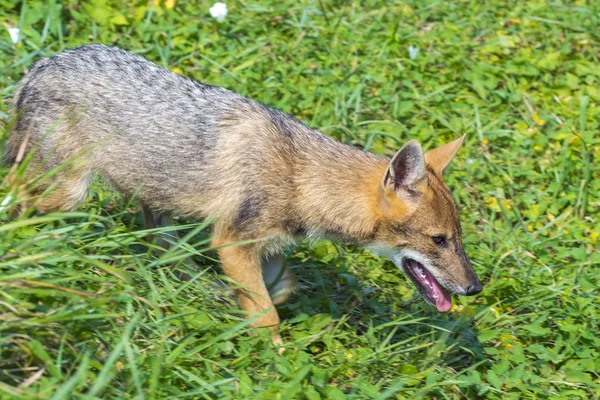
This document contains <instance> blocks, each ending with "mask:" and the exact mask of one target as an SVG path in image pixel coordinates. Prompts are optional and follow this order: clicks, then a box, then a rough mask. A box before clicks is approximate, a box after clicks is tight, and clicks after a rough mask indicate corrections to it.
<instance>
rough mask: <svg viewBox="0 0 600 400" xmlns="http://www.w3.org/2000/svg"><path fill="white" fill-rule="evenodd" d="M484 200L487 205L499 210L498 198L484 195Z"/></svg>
mask: <svg viewBox="0 0 600 400" xmlns="http://www.w3.org/2000/svg"><path fill="white" fill-rule="evenodd" d="M485 202H486V204H487V205H488V207H489V208H490V209H492V210H494V211H500V207H499V206H498V199H497V198H495V197H486V198H485Z"/></svg>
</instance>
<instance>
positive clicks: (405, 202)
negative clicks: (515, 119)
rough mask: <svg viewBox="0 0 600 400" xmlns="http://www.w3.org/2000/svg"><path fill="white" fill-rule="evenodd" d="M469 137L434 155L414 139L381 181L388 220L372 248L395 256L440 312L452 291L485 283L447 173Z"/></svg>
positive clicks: (473, 289)
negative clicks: (466, 244) (469, 250)
mask: <svg viewBox="0 0 600 400" xmlns="http://www.w3.org/2000/svg"><path fill="white" fill-rule="evenodd" d="M463 140H464V136H463V137H461V138H460V139H458V140H455V141H454V142H451V143H448V144H445V145H443V146H441V147H438V148H436V149H434V150H432V151H430V152H428V153H425V154H424V153H423V150H422V148H421V145H420V144H419V142H417V141H416V140H411V141H410V142H408V143H406V144H405V145H404V147H402V149H400V150H399V151H398V152H397V153H396V155H395V156H394V158H393V159H392V161H391V162H390V164H389V166H388V168H387V170H386V172H385V175H384V177H383V180H382V181H381V190H380V193H381V197H380V199H379V202H380V204H379V207H381V215H382V221H383V222H382V223H381V226H380V229H379V231H378V234H377V239H376V243H374V244H373V245H372V246H370V249H371V250H373V251H375V252H376V253H379V254H381V255H382V256H386V257H389V258H390V259H391V260H392V261H393V262H394V263H395V264H396V265H397V266H398V268H400V269H401V270H402V271H404V273H406V275H408V277H409V278H410V279H411V280H412V282H413V283H414V284H415V286H416V287H417V289H418V290H419V292H420V293H421V295H422V296H423V297H424V298H425V299H426V300H427V301H428V302H429V303H431V304H433V305H435V306H436V308H437V309H438V311H442V312H443V311H448V310H449V309H450V307H451V306H452V299H451V297H450V294H451V293H456V294H460V295H466V296H468V295H474V294H477V293H479V292H480V291H481V289H482V285H481V282H480V281H479V279H478V278H477V275H476V274H475V271H474V270H473V267H472V266H471V262H470V261H469V259H468V258H467V256H466V254H465V251H464V250H463V246H462V240H461V229H460V221H459V219H458V213H457V210H456V205H455V203H454V199H453V198H452V195H451V194H450V190H449V189H448V186H446V184H445V183H444V180H443V178H442V174H443V172H444V169H445V168H446V167H447V166H448V164H449V163H450V161H451V160H452V158H453V157H454V155H455V154H456V152H457V150H458V148H459V147H460V145H461V144H462V142H463Z"/></svg>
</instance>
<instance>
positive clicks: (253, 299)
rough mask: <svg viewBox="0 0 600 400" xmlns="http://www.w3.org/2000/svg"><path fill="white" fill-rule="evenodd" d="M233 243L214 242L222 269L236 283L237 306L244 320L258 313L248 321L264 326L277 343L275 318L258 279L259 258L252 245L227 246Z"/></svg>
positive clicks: (260, 272) (259, 278) (260, 278)
mask: <svg viewBox="0 0 600 400" xmlns="http://www.w3.org/2000/svg"><path fill="white" fill-rule="evenodd" d="M230 243H235V240H233V238H227V239H222V238H220V239H215V240H214V245H215V246H218V247H219V248H218V252H219V257H220V258H221V263H222V264H223V270H224V271H225V274H226V275H227V277H228V278H230V279H231V280H232V281H234V282H235V284H236V295H237V298H238V302H239V303H240V307H241V309H242V310H244V311H245V312H246V313H247V317H248V318H252V317H254V316H255V315H256V314H262V315H261V316H259V317H258V318H257V319H256V320H254V321H253V322H252V324H251V325H252V326H253V327H256V328H263V327H268V328H269V329H270V330H271V332H272V333H273V342H274V343H276V344H278V343H281V338H280V337H279V334H278V333H277V332H278V326H277V325H278V324H279V316H278V315H277V311H276V310H275V307H274V306H273V302H272V301H271V297H270V296H269V292H268V291H267V288H266V286H265V282H264V280H263V277H262V269H261V263H260V255H259V253H258V251H257V248H256V247H255V246H253V245H240V246H237V245H228V244H230Z"/></svg>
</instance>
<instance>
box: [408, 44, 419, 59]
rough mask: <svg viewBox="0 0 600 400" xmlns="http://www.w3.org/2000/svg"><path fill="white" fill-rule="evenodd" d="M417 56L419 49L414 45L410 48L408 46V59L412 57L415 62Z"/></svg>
mask: <svg viewBox="0 0 600 400" xmlns="http://www.w3.org/2000/svg"><path fill="white" fill-rule="evenodd" d="M417 54H419V49H418V48H416V47H415V46H413V45H412V44H411V45H410V46H408V57H410V59H411V60H414V59H415V58H417Z"/></svg>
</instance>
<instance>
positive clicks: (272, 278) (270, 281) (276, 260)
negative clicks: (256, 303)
mask: <svg viewBox="0 0 600 400" xmlns="http://www.w3.org/2000/svg"><path fill="white" fill-rule="evenodd" d="M261 264H262V265H261V266H262V273H263V279H264V281H265V284H266V285H267V289H268V290H269V295H270V296H271V300H272V301H273V304H276V305H277V304H281V303H283V302H285V301H286V300H287V299H288V298H289V297H290V295H291V294H292V293H293V292H294V288H295V286H296V277H295V275H294V272H293V271H292V270H291V269H290V268H289V267H288V266H287V263H286V260H285V257H284V256H283V254H281V253H279V254H275V255H273V256H269V257H265V258H263V259H262V260H261Z"/></svg>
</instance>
